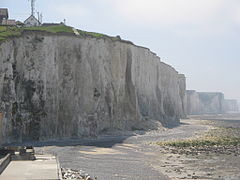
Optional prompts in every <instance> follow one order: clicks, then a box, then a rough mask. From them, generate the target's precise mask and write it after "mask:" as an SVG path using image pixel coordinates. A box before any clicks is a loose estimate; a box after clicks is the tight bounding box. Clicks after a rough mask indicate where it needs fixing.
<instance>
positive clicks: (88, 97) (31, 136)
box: [0, 31, 186, 143]
mask: <svg viewBox="0 0 240 180" xmlns="http://www.w3.org/2000/svg"><path fill="white" fill-rule="evenodd" d="M185 88H186V84H185V77H184V75H179V74H178V72H177V71H176V70H175V69H174V68H172V67H171V66H169V65H167V64H164V63H163V62H161V61H160V59H159V57H157V56H156V55H155V54H154V53H152V52H151V51H150V50H148V49H146V48H142V47H138V46H135V45H133V44H130V43H126V42H121V41H113V40H111V39H107V38H100V39H96V38H88V37H85V38H81V37H77V36H73V35H63V34H62V35H59V34H49V33H44V32H31V31H28V32H25V33H24V34H23V35H22V36H21V37H19V38H14V39H11V40H8V41H7V42H4V43H2V44H1V45H0V97H1V101H0V128H1V133H0V138H1V143H6V142H21V141H25V140H50V139H58V138H72V137H82V136H96V135H98V134H99V133H100V132H102V131H106V130H111V129H134V128H145V126H146V122H148V121H150V120H157V121H160V122H161V123H162V124H163V125H168V124H171V123H178V122H179V118H181V117H184V116H185V107H184V104H185V103H184V101H186V97H185Z"/></svg>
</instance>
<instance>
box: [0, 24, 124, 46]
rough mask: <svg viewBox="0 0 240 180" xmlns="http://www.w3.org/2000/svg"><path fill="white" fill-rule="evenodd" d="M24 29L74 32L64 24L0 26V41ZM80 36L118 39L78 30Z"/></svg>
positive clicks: (18, 33) (14, 35) (18, 34)
mask: <svg viewBox="0 0 240 180" xmlns="http://www.w3.org/2000/svg"><path fill="white" fill-rule="evenodd" d="M24 30H31V31H46V32H50V33H63V32H65V33H70V34H74V32H73V30H72V27H69V26H65V25H56V26H40V27H16V26H0V42H1V41H4V40H6V39H8V38H11V37H18V36H20V35H21V34H22V32H23V31H24ZM78 32H79V34H80V36H84V37H85V36H89V37H95V38H111V39H112V40H118V39H120V38H119V37H110V36H107V35H104V34H100V33H94V32H87V31H82V30H78Z"/></svg>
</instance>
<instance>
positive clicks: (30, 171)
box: [0, 155, 59, 180]
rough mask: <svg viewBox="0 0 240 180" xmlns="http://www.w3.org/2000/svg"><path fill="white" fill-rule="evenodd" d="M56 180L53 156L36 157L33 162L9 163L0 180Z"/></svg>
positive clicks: (55, 162)
mask: <svg viewBox="0 0 240 180" xmlns="http://www.w3.org/2000/svg"><path fill="white" fill-rule="evenodd" d="M16 179H17V180H34V179H35V180H43V179H44V180H57V179H59V176H58V163H57V160H56V158H55V157H54V156H53V155H36V160H34V161H11V162H10V164H9V165H8V166H7V168H6V169H5V170H4V171H3V173H2V174H1V175H0V180H16Z"/></svg>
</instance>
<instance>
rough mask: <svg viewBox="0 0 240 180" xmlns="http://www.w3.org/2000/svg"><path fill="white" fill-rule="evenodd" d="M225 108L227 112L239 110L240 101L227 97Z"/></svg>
mask: <svg viewBox="0 0 240 180" xmlns="http://www.w3.org/2000/svg"><path fill="white" fill-rule="evenodd" d="M224 109H225V111H226V112H239V106H238V101H237V100H235V99H226V100H225V101H224Z"/></svg>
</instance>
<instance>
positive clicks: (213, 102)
mask: <svg viewBox="0 0 240 180" xmlns="http://www.w3.org/2000/svg"><path fill="white" fill-rule="evenodd" d="M224 112H225V110H224V94H223V93H218V92H216V93H214V92H196V91H194V90H187V114H189V115H199V114H223V113H224Z"/></svg>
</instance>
